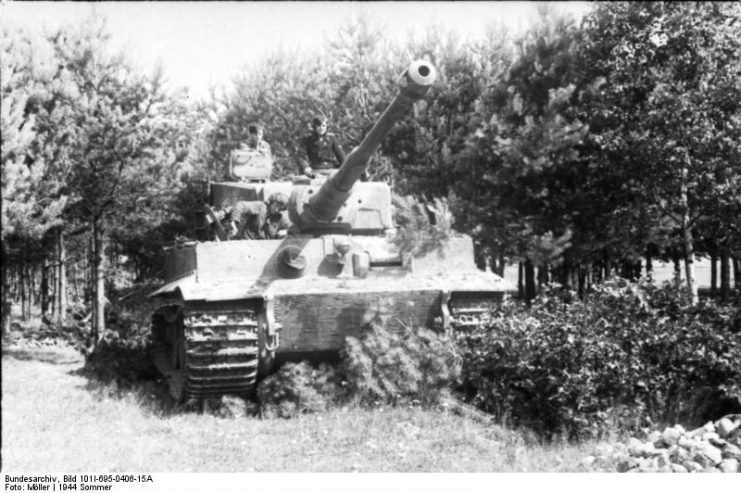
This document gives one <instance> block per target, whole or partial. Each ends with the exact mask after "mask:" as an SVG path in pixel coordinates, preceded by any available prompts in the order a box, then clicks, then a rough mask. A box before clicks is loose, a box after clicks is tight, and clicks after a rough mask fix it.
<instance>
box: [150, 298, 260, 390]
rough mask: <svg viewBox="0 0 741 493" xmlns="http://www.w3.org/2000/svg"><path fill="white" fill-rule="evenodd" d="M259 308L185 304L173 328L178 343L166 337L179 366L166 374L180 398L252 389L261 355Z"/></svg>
mask: <svg viewBox="0 0 741 493" xmlns="http://www.w3.org/2000/svg"><path fill="white" fill-rule="evenodd" d="M258 310H259V308H258V307H257V306H247V307H245V308H239V309H233V308H230V309H219V308H215V307H213V308H212V307H207V308H204V309H194V308H190V307H188V306H187V305H186V306H185V307H181V309H180V313H179V315H178V317H177V318H178V320H176V321H175V324H176V327H175V330H174V331H173V332H171V333H175V334H178V335H177V336H176V337H177V341H175V343H174V344H172V342H170V341H168V342H170V345H171V347H173V346H176V347H177V349H176V350H177V351H178V356H177V359H178V364H177V365H176V366H178V367H179V368H178V369H174V370H173V371H172V373H171V374H170V375H168V380H169V384H170V393H171V394H172V396H173V397H174V398H175V399H176V400H178V401H184V400H186V399H188V398H197V399H203V398H208V397H218V396H221V395H225V394H236V395H245V394H249V393H250V392H252V390H253V389H254V388H255V382H256V379H257V367H258V359H259V340H258ZM179 327H182V332H180V328H179ZM180 334H181V335H180ZM160 354H162V353H160ZM158 366H161V365H158Z"/></svg>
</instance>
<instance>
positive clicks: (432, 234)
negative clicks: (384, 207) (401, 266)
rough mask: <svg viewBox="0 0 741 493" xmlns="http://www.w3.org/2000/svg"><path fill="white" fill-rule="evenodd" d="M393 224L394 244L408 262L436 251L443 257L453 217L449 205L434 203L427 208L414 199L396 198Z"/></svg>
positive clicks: (427, 205) (394, 200)
mask: <svg viewBox="0 0 741 493" xmlns="http://www.w3.org/2000/svg"><path fill="white" fill-rule="evenodd" d="M393 204H394V214H395V216H394V222H395V223H396V225H397V230H396V236H395V237H394V239H393V243H394V244H395V245H396V246H397V247H398V248H399V251H400V252H401V254H402V257H403V258H404V259H405V260H409V259H410V258H412V257H419V256H423V255H426V254H427V253H429V252H431V251H434V250H437V251H438V254H440V255H442V252H443V249H444V248H445V245H446V244H447V241H448V239H449V238H450V235H451V234H452V233H453V231H452V229H451V223H452V215H451V213H450V210H449V209H448V204H447V201H445V200H444V199H443V200H441V199H437V198H436V199H434V201H433V203H432V204H425V203H423V202H422V201H420V200H418V199H416V198H415V197H411V196H407V197H402V196H398V195H397V196H395V197H394V199H393Z"/></svg>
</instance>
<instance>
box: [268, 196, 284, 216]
mask: <svg viewBox="0 0 741 493" xmlns="http://www.w3.org/2000/svg"><path fill="white" fill-rule="evenodd" d="M287 208H288V197H287V196H286V195H285V194H283V193H280V192H276V193H274V194H272V195H270V197H268V213H269V214H271V215H272V214H279V213H281V212H283V211H284V210H286V209H287Z"/></svg>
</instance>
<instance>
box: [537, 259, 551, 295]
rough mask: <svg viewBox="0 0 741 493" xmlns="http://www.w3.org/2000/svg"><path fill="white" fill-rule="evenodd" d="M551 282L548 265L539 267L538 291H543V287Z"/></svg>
mask: <svg viewBox="0 0 741 493" xmlns="http://www.w3.org/2000/svg"><path fill="white" fill-rule="evenodd" d="M549 282H550V275H549V272H548V264H543V265H541V266H539V267H538V291H539V292H540V291H543V286H545V285H547V284H548V283H549Z"/></svg>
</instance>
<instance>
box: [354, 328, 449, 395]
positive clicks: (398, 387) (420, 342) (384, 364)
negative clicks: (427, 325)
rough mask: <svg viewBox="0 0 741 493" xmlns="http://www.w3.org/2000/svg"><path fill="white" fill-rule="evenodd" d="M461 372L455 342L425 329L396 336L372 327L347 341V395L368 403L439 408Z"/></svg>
mask: <svg viewBox="0 0 741 493" xmlns="http://www.w3.org/2000/svg"><path fill="white" fill-rule="evenodd" d="M460 368H461V365H460V356H459V355H458V351H457V348H456V345H455V341H454V340H452V339H451V338H449V337H447V336H446V335H445V334H439V333H436V332H433V331H430V330H427V329H421V328H419V329H403V330H402V331H401V332H398V333H394V332H390V331H388V330H386V329H384V328H383V327H381V326H379V325H376V324H371V325H369V326H368V328H367V329H366V331H365V332H364V333H363V334H362V336H361V337H360V338H359V339H356V338H353V337H348V338H347V341H346V344H345V350H344V351H343V364H342V372H343V375H344V378H345V381H346V382H347V387H348V389H347V391H348V394H349V396H350V397H351V398H352V399H354V400H356V401H358V402H360V403H363V404H373V403H376V402H383V403H390V404H398V403H402V402H417V403H419V404H421V405H423V406H431V405H436V404H438V402H439V399H440V397H441V391H442V390H444V389H447V388H449V387H450V386H451V385H452V384H454V383H456V382H457V381H458V379H459V377H460Z"/></svg>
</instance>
